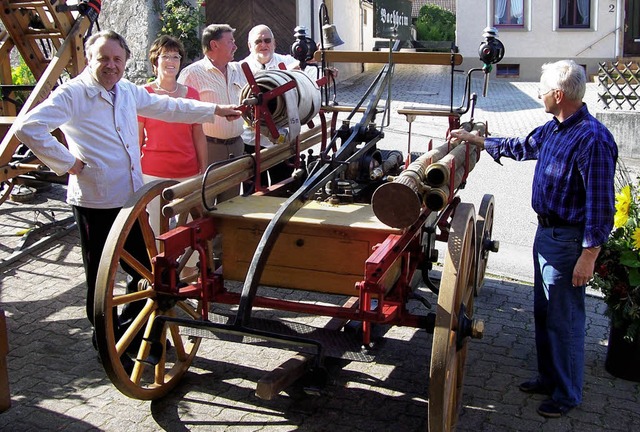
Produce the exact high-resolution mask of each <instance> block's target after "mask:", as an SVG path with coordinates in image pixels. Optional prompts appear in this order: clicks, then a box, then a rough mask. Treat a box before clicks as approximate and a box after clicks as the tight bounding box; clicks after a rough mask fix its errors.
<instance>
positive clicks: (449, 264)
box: [429, 203, 476, 432]
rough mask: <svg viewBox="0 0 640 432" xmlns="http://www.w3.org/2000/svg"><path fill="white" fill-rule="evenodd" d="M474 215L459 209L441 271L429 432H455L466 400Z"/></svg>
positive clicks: (470, 209)
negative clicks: (464, 386) (465, 380)
mask: <svg viewBox="0 0 640 432" xmlns="http://www.w3.org/2000/svg"><path fill="white" fill-rule="evenodd" d="M475 226H476V222H475V210H474V208H473V205H471V204H464V203H463V204H459V205H458V207H457V208H456V210H455V215H454V217H453V220H452V223H451V231H450V233H449V242H448V248H447V253H446V256H445V261H444V268H443V270H442V280H441V282H440V292H439V294H438V307H437V312H436V325H435V329H434V333H433V346H432V351H431V370H430V381H429V431H430V432H437V431H450V430H452V429H453V427H454V425H455V423H456V421H457V418H458V411H459V406H460V402H461V396H462V385H463V378H464V366H465V362H466V357H467V344H466V342H467V341H468V336H469V335H470V333H471V329H470V325H471V322H470V318H471V317H472V315H473V298H474V289H473V287H474V280H475V270H476V269H475V265H476V252H475V251H476V247H475V240H476V236H475Z"/></svg>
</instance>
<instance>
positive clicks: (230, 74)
mask: <svg viewBox="0 0 640 432" xmlns="http://www.w3.org/2000/svg"><path fill="white" fill-rule="evenodd" d="M234 32H235V29H234V28H232V27H230V26H229V25H227V24H211V25H209V26H207V27H206V28H205V29H204V30H203V32H202V49H203V52H204V57H203V58H202V59H201V60H198V61H197V62H195V63H192V64H190V65H189V66H187V67H186V68H184V70H183V71H182V72H181V73H180V77H179V78H178V82H179V83H181V84H185V85H188V86H191V87H193V88H195V89H196V90H198V92H199V93H200V100H202V101H204V102H213V103H217V104H227V105H234V106H237V105H239V104H240V95H241V90H242V88H243V87H244V86H245V84H246V83H247V78H246V77H245V75H244V72H243V71H242V67H241V66H240V63H238V62H234V61H233V56H234V54H235V52H236V50H237V49H238V47H237V46H236V44H235V39H234V37H233V34H234ZM222 101H224V102H222ZM223 123H224V124H223ZM243 123H244V120H243V119H242V118H238V119H236V120H233V121H227V122H215V123H204V124H203V125H202V127H203V130H204V133H205V135H206V136H207V148H208V151H209V164H212V163H214V162H218V161H222V160H226V159H228V158H229V156H230V155H233V156H241V155H242V154H243V153H244V141H243V140H242V131H243ZM239 193H240V185H238V186H235V187H233V188H231V189H230V190H227V191H225V192H223V193H221V194H220V195H219V196H218V202H220V201H224V200H226V199H229V198H233V197H234V196H237V195H238V194H239Z"/></svg>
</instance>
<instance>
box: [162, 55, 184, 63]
mask: <svg viewBox="0 0 640 432" xmlns="http://www.w3.org/2000/svg"><path fill="white" fill-rule="evenodd" d="M160 58H161V59H162V61H174V62H179V61H180V60H181V59H182V56H181V55H180V54H174V55H166V54H163V55H161V56H160Z"/></svg>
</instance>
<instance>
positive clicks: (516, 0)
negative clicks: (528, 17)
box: [511, 0, 589, 24]
mask: <svg viewBox="0 0 640 432" xmlns="http://www.w3.org/2000/svg"><path fill="white" fill-rule="evenodd" d="M587 1H589V0H587ZM523 3H524V0H511V15H512V16H514V17H515V18H516V20H517V23H518V24H522V10H523V9H524V4H523Z"/></svg>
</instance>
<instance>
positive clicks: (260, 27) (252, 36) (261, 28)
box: [247, 24, 273, 44]
mask: <svg viewBox="0 0 640 432" xmlns="http://www.w3.org/2000/svg"><path fill="white" fill-rule="evenodd" d="M261 31H268V32H269V34H270V35H271V39H273V31H271V29H270V28H269V26H266V25H264V24H258V25H257V26H255V27H254V28H252V29H251V30H249V35H248V36H247V40H248V42H249V43H250V44H251V43H253V39H255V36H256V34H258V33H260V32H261Z"/></svg>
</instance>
